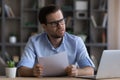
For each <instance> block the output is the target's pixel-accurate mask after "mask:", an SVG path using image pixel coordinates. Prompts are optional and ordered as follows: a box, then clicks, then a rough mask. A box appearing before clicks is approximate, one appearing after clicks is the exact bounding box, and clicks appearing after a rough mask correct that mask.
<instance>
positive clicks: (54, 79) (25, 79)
mask: <svg viewBox="0 0 120 80" xmlns="http://www.w3.org/2000/svg"><path fill="white" fill-rule="evenodd" d="M0 80H91V79H82V78H73V77H41V78H35V77H16V78H6V77H0ZM101 80H120V78H116V79H101Z"/></svg>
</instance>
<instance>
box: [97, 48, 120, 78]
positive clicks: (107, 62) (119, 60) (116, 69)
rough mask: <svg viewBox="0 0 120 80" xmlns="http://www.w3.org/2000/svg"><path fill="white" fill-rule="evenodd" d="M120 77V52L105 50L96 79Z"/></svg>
mask: <svg viewBox="0 0 120 80" xmlns="http://www.w3.org/2000/svg"><path fill="white" fill-rule="evenodd" d="M118 77H120V50H104V51H103V54H102V57H101V60H100V64H99V67H98V71H97V75H96V79H100V78H118Z"/></svg>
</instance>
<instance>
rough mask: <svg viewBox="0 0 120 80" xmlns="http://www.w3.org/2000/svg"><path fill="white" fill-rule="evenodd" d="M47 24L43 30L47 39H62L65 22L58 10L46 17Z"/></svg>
mask: <svg viewBox="0 0 120 80" xmlns="http://www.w3.org/2000/svg"><path fill="white" fill-rule="evenodd" d="M46 19H47V24H46V25H44V30H45V31H46V32H47V33H48V36H49V37H52V38H62V37H63V36H64V33H65V21H64V17H63V14H62V12H61V11H60V10H58V11H57V12H55V13H51V14H49V15H48V16H46Z"/></svg>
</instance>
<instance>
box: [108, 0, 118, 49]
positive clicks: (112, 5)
mask: <svg viewBox="0 0 120 80" xmlns="http://www.w3.org/2000/svg"><path fill="white" fill-rule="evenodd" d="M119 4H120V0H108V6H109V7H108V15H109V16H108V23H109V24H108V49H120V5H119Z"/></svg>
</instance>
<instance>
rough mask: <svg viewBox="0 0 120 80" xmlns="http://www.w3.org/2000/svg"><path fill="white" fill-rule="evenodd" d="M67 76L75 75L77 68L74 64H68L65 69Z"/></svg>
mask: <svg viewBox="0 0 120 80" xmlns="http://www.w3.org/2000/svg"><path fill="white" fill-rule="evenodd" d="M65 71H66V73H67V75H68V76H72V77H75V76H77V75H78V69H77V67H76V66H75V65H70V66H68V67H67V68H66V69H65Z"/></svg>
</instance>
